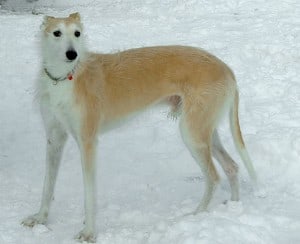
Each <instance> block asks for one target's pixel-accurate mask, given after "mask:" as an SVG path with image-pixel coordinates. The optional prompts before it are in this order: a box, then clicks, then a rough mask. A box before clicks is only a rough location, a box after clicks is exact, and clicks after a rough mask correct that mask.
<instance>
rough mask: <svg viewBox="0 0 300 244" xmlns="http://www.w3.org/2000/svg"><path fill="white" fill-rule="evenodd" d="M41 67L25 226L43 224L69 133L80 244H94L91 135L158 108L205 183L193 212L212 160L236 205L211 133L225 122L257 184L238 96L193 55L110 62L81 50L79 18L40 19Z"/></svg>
mask: <svg viewBox="0 0 300 244" xmlns="http://www.w3.org/2000/svg"><path fill="white" fill-rule="evenodd" d="M41 28H42V55H43V64H42V65H43V66H42V69H41V74H40V79H39V82H38V84H37V91H38V92H37V93H38V100H39V104H40V108H41V114H42V117H43V121H44V124H45V128H46V135H47V159H46V164H47V166H46V176H45V182H44V189H43V196H42V203H41V207H40V210H39V212H38V213H37V214H35V215H32V216H30V217H28V218H27V219H25V220H24V221H23V222H22V223H23V224H24V225H26V226H34V225H35V224H45V223H46V221H47V217H48V211H49V207H50V202H51V199H52V197H53V190H54V184H55V181H56V176H57V171H58V167H59V164H60V159H61V155H62V151H63V147H64V144H65V142H66V139H67V133H69V134H71V135H72V136H73V137H74V138H75V140H76V142H77V144H78V146H79V149H80V153H81V161H82V170H83V180H84V189H85V193H84V197H85V227H84V229H83V230H82V231H81V232H80V233H79V234H78V236H77V239H78V240H79V241H88V242H93V241H95V218H94V216H95V199H94V198H95V186H94V184H95V183H94V180H95V162H94V159H95V149H96V140H97V138H96V137H97V134H99V133H102V132H104V131H106V130H108V129H110V128H111V127H113V125H114V124H115V123H116V122H122V120H124V119H125V118H126V117H128V116H130V115H132V114H135V113H137V112H139V111H142V110H144V109H146V108H148V107H149V106H151V105H154V104H158V103H167V104H169V105H170V107H171V113H173V114H174V115H175V116H178V117H180V131H181V135H182V138H183V141H184V143H185V144H186V146H187V147H188V149H189V151H190V152H191V155H192V156H193V158H194V159H195V160H196V162H197V163H198V164H199V166H200V167H201V169H202V171H203V174H204V175H205V180H206V184H205V190H204V196H203V198H202V200H201V202H200V204H199V206H198V208H197V209H196V212H199V211H202V210H205V209H206V208H207V206H208V204H209V202H210V200H211V198H212V195H213V192H214V189H215V186H216V184H217V183H218V180H219V176H218V174H217V172H216V168H215V166H214V164H213V161H212V156H214V157H215V158H216V159H217V160H218V161H219V162H220V164H221V166H222V168H223V169H224V171H225V173H226V175H227V177H228V179H229V182H230V186H231V200H234V201H237V200H238V199H239V184H238V179H237V171H238V167H237V164H236V163H235V162H234V161H233V159H232V158H231V157H230V156H229V154H228V153H227V152H226V150H225V149H224V147H223V146H222V144H221V141H220V139H219V136H218V133H217V130H216V127H217V125H218V121H219V119H220V118H221V117H222V115H223V114H226V113H227V114H229V118H230V125H231V132H232V136H233V139H234V142H235V145H236V148H237V150H238V152H239V154H240V156H241V158H242V159H243V162H244V163H245V165H246V168H247V169H248V172H249V174H250V176H251V178H252V179H253V180H254V182H255V181H256V176H255V171H254V168H253V166H252V163H251V160H250V157H249V156H248V153H247V151H246V148H245V144H244V142H243V138H242V134H241V131H240V126H239V120H238V91H237V85H236V81H235V77H234V74H233V73H232V71H231V70H230V68H229V67H228V66H227V65H226V64H225V63H223V62H222V61H221V60H219V59H218V58H216V57H214V56H213V55H211V54H209V53H207V52H205V51H203V50H201V49H198V48H194V47H186V46H158V47H145V48H137V49H131V50H127V51H123V52H118V53H115V54H97V53H90V52H87V51H86V50H85V45H84V38H83V35H82V31H83V27H82V24H81V20H80V15H79V14H78V13H74V14H71V15H70V16H69V17H67V18H55V17H49V16H47V17H45V19H44V22H43V24H42V27H41Z"/></svg>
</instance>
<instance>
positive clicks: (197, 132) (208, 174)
mask: <svg viewBox="0 0 300 244" xmlns="http://www.w3.org/2000/svg"><path fill="white" fill-rule="evenodd" d="M198 112H199V109H195V110H194V111H193V109H190V111H189V112H186V111H185V112H184V114H183V118H181V122H180V131H181V135H182V138H183V141H184V143H185V144H186V146H187V147H188V149H189V151H190V153H191V155H192V156H193V158H194V159H195V160H196V162H197V163H198V165H199V166H200V167H201V170H202V172H203V174H204V177H205V190H204V195H203V198H202V200H201V202H200V204H199V206H198V207H197V209H196V211H195V212H194V214H196V213H198V212H200V211H205V210H207V207H208V204H209V202H210V200H211V198H212V196H213V193H214V190H215V188H216V185H217V183H218V181H219V176H218V173H217V171H216V168H215V166H214V164H213V160H212V156H211V146H212V145H211V139H212V138H211V137H212V129H211V128H210V126H205V125H204V126H203V127H202V125H203V123H201V121H203V118H205V117H206V116H205V115H204V114H198Z"/></svg>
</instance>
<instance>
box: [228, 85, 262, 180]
mask: <svg viewBox="0 0 300 244" xmlns="http://www.w3.org/2000/svg"><path fill="white" fill-rule="evenodd" d="M238 107H239V94H238V91H237V90H236V91H235V95H234V100H233V103H232V105H231V108H230V113H229V117H230V118H229V121H230V129H231V133H232V136H233V140H234V143H235V146H236V149H237V151H238V153H239V155H240V157H241V158H242V160H243V162H244V165H245V167H246V169H247V171H248V173H249V175H250V177H251V179H252V180H253V183H254V184H255V185H256V184H257V177H256V173H255V169H254V167H253V164H252V160H251V158H250V156H249V154H248V151H247V149H246V146H245V143H244V140H243V136H242V133H241V128H240V123H239V115H238Z"/></svg>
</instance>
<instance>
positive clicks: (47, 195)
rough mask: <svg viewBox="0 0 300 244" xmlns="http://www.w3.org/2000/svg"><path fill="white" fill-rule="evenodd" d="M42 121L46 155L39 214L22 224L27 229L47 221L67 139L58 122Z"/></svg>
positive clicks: (51, 120)
mask: <svg viewBox="0 0 300 244" xmlns="http://www.w3.org/2000/svg"><path fill="white" fill-rule="evenodd" d="M44 121H45V126H46V133H47V155H46V172H45V180H44V188H43V195H42V201H41V207H40V210H39V212H38V213H37V214H34V215H32V216H29V217H28V218H26V219H25V220H23V222H22V224H23V225H26V226H29V227H33V226H34V225H36V224H45V223H46V221H47V218H48V212H49V207H50V203H51V200H52V198H53V191H54V185H55V182H56V178H57V171H58V168H59V164H60V161H61V156H62V152H63V148H64V145H65V142H66V139H67V134H66V132H65V130H64V129H63V128H62V126H61V125H60V123H59V122H58V121H56V120H55V119H53V118H52V119H51V118H44Z"/></svg>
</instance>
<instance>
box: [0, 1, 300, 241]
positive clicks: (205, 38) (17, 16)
mask: <svg viewBox="0 0 300 244" xmlns="http://www.w3.org/2000/svg"><path fill="white" fill-rule="evenodd" d="M55 2H58V1H55ZM67 3H69V5H68V6H61V5H57V6H56V5H55V4H53V5H51V4H50V5H49V4H48V5H47V6H46V7H36V9H35V11H34V12H35V13H42V14H38V15H33V14H31V13H29V12H28V11H26V12H23V13H22V12H8V11H5V10H0V33H1V34H0V36H1V37H0V60H1V65H0V133H1V134H0V135H1V136H0V181H1V184H0V243H14V244H15V243H24V244H26V243H28V244H35V243H36V244H40V243H43V244H53V243H63V244H67V243H75V240H74V239H73V237H74V235H75V234H76V233H77V232H78V231H79V230H80V229H81V227H82V225H83V186H82V175H81V166H80V160H79V159H80V156H79V153H78V150H77V148H76V145H75V143H74V141H73V140H72V139H71V140H69V142H68V144H67V147H66V148H65V154H64V158H63V162H62V165H61V168H60V173H59V177H58V182H57V185H56V191H55V198H54V200H53V204H52V208H51V211H50V216H49V221H48V223H47V225H46V226H43V225H39V226H36V227H34V228H33V229H30V228H25V227H23V226H21V225H20V222H21V220H22V219H23V218H24V217H26V216H27V215H29V214H32V213H34V212H36V211H37V210H38V208H39V204H40V199H41V192H42V183H43V177H44V170H45V163H44V159H45V145H46V139H45V133H44V129H43V126H42V123H41V119H40V115H39V111H38V108H37V105H36V102H35V101H34V94H35V88H34V83H35V80H36V78H37V75H38V70H39V68H40V66H41V64H40V63H41V57H40V54H39V26H40V24H41V22H42V18H43V17H42V15H43V14H48V15H55V16H66V15H68V14H69V13H71V12H76V11H79V12H80V13H81V15H82V18H83V22H84V26H85V34H86V36H87V40H88V41H87V43H88V47H89V49H90V50H93V51H99V52H114V51H118V50H124V49H127V48H133V47H141V46H153V45H169V44H180V45H192V46H197V47H202V48H204V49H206V50H208V51H210V52H212V53H213V54H215V55H217V56H218V57H220V58H221V59H223V60H224V61H225V62H226V63H228V64H229V66H231V67H232V69H233V70H234V72H235V74H236V77H237V80H238V86H239V90H240V122H241V127H242V131H243V134H244V138H245V141H246V144H247V147H248V150H249V152H250V154H251V156H252V159H253V162H254V165H255V167H256V170H257V173H258V176H259V179H260V184H261V186H262V187H263V188H264V190H265V192H266V194H265V197H263V198H262V197H257V196H256V195H255V194H254V192H253V190H252V186H251V182H250V180H249V177H248V175H247V173H246V171H245V168H244V166H243V165H242V163H241V160H240V158H239V157H238V155H237V153H236V151H235V149H234V146H233V143H232V139H231V136H230V133H229V131H228V125H227V123H226V120H225V121H224V122H222V124H221V127H220V134H221V136H222V140H223V142H224V143H225V145H226V148H227V149H228V151H229V152H230V153H231V154H232V155H233V157H234V158H235V159H236V161H237V162H238V163H239V165H240V184H241V186H240V189H241V196H240V199H241V200H240V202H230V201H229V202H227V204H224V201H225V200H228V199H229V197H230V189H229V184H228V181H227V179H226V177H225V175H224V173H223V172H222V171H221V170H220V167H218V169H219V172H220V175H221V177H222V178H221V179H222V180H221V183H220V186H219V187H218V189H217V191H216V194H215V196H214V198H213V201H212V203H211V204H210V207H209V211H208V212H205V213H201V214H198V215H195V216H194V215H186V214H187V213H189V212H191V211H193V210H194V209H195V207H196V206H197V204H198V203H199V201H200V199H201V196H202V193H203V189H204V187H203V186H204V180H203V177H202V173H201V171H200V169H199V168H198V166H197V165H196V163H195V162H194V160H193V159H192V158H191V156H190V155H189V153H188V151H187V149H186V148H185V147H184V145H183V143H182V142H181V138H180V135H179V131H178V122H175V121H172V120H170V119H168V118H167V113H168V110H167V109H166V108H163V107H162V108H154V109H152V110H150V111H148V112H146V113H143V114H142V115H141V116H139V117H137V118H136V119H134V120H132V121H131V122H129V123H127V124H126V125H125V126H123V127H120V128H118V129H116V130H113V131H111V132H110V133H107V134H105V135H103V136H101V137H100V138H99V146H98V160H97V175H98V177H97V188H98V189H97V190H98V191H97V217H96V219H97V235H98V238H97V241H98V243H107V244H115V243H122V244H123V243H125V244H127V243H130V244H133V243H139V244H140V243H142V244H144V243H149V244H154V243H155V244H157V243H158V244H160V243H162V244H164V243H165V244H169V243H172V244H175V243H180V244H181V243H185V244H193V243H199V244H256V243H257V244H273V243H274V244H297V243H300V1H299V0H282V1H277V0H270V1H262V0H252V1H250V0H228V1H219V0H211V1H204V0H199V1H198V0H186V1H173V0H166V1H154V0H144V1H138V0H131V1H130V0H127V1H126V0H115V1H110V0H99V1H87V2H85V1H67Z"/></svg>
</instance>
